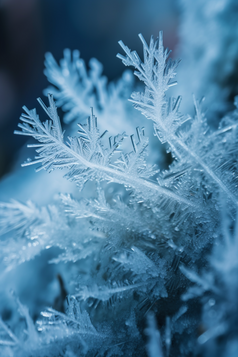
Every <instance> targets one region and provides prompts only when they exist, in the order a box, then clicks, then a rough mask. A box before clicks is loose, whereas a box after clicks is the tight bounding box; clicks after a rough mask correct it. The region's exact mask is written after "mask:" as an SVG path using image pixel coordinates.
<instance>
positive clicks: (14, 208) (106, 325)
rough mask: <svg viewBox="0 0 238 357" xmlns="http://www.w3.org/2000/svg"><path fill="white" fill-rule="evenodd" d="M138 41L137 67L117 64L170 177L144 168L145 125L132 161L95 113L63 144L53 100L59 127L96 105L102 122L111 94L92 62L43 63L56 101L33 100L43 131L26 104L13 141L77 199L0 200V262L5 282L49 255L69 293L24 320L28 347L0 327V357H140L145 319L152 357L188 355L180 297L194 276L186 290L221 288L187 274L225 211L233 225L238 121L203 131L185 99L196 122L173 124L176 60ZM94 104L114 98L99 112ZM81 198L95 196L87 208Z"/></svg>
mask: <svg viewBox="0 0 238 357" xmlns="http://www.w3.org/2000/svg"><path fill="white" fill-rule="evenodd" d="M139 37H140V39H141V41H142V44H143V53H144V59H143V61H142V60H141V59H140V58H139V56H138V54H137V53H136V52H131V51H130V50H129V48H128V47H126V46H125V45H124V44H123V42H120V45H121V47H122V49H123V50H124V52H125V57H124V56H122V55H118V57H119V58H121V59H122V61H123V63H124V64H125V65H128V66H133V67H134V68H135V75H136V76H137V77H138V78H139V79H140V80H141V81H142V82H143V84H144V88H145V89H144V92H141V93H138V92H135V93H133V94H132V99H131V101H132V103H133V104H134V106H135V108H136V109H138V110H139V111H140V112H141V113H142V114H143V115H144V116H145V117H146V118H147V119H149V120H150V121H152V123H153V129H154V134H155V136H156V137H157V138H158V139H159V141H160V142H161V143H165V144H166V145H167V151H168V152H170V153H171V154H172V157H173V162H172V164H171V165H170V167H169V168H168V169H167V170H165V171H159V169H158V168H157V167H156V165H154V164H152V163H150V162H149V160H148V155H150V147H149V142H148V139H147V138H146V136H145V130H144V127H139V126H138V127H137V128H136V129H135V130H136V135H135V134H132V135H130V143H131V149H130V150H129V151H128V150H127V148H126V147H125V145H124V144H125V141H126V139H127V134H126V133H125V131H124V130H122V132H121V133H119V134H116V135H114V134H113V136H109V137H108V133H107V130H102V131H100V130H99V126H100V125H99V124H100V123H98V121H97V117H96V116H95V115H94V112H93V109H91V115H90V116H89V117H88V119H87V122H86V123H83V124H79V123H78V132H77V134H76V133H75V130H73V129H72V127H71V135H69V136H68V137H67V138H65V132H64V131H63V130H62V127H61V122H60V119H59V116H58V113H57V107H56V103H57V105H59V106H60V105H62V106H63V109H64V110H65V111H66V112H67V114H66V121H67V122H69V121H71V120H73V119H78V118H79V117H80V120H81V119H82V116H83V114H84V113H85V110H86V107H87V106H89V105H92V104H93V105H94V106H95V107H96V110H97V111H98V114H99V119H100V112H101V113H102V116H103V115H104V114H105V110H106V109H105V108H106V107H107V105H106V104H105V103H107V101H108V102H110V100H111V99H110V98H111V97H110V95H111V94H110V92H107V91H106V87H105V80H104V79H103V78H101V77H100V72H99V71H98V68H99V67H98V64H96V65H95V63H96V62H95V61H94V62H92V71H91V72H90V73H89V74H87V73H86V70H85V67H84V64H83V62H82V61H81V60H80V59H79V55H78V53H77V52H74V54H73V59H72V60H71V58H70V52H69V51H66V52H65V57H64V59H63V61H62V62H61V65H60V66H58V64H57V63H56V62H55V61H54V59H53V57H52V56H51V55H47V57H46V64H47V69H46V75H47V76H48V78H49V80H50V81H51V82H52V83H53V84H54V85H55V87H54V89H53V88H52V89H51V90H52V92H53V94H54V95H55V98H56V103H55V101H54V97H53V95H52V94H48V102H49V104H47V105H46V104H45V103H44V102H43V101H42V100H41V99H38V102H39V104H40V106H41V107H42V108H43V110H44V112H45V113H44V114H46V121H42V120H41V119H40V117H39V115H38V114H37V112H36V109H33V110H29V109H28V108H26V107H23V109H24V111H25V113H24V114H22V116H21V118H20V120H21V123H20V124H19V128H20V129H21V130H17V131H15V133H16V134H19V135H26V136H29V137H32V138H34V139H36V140H37V143H34V144H28V147H30V148H35V149H36V153H37V154H36V156H35V158H34V159H33V160H31V159H28V160H27V161H26V162H25V163H24V164H23V165H22V166H30V165H34V164H37V165H38V167H37V169H36V171H41V170H45V171H48V172H52V171H53V170H56V169H61V170H63V171H64V176H65V178H66V179H68V180H69V181H72V182H73V183H75V184H76V186H77V188H78V191H79V193H78V194H77V195H73V196H72V195H69V194H65V193H61V194H59V195H58V197H55V198H54V199H53V198H52V201H51V203H50V204H49V205H48V206H44V207H36V205H34V204H32V203H29V202H28V203H26V204H21V203H19V202H17V201H14V202H12V203H2V204H1V206H0V209H1V222H2V228H1V233H2V239H1V258H2V263H1V264H2V267H3V269H2V271H3V273H2V274H3V275H4V274H7V273H8V271H9V270H11V269H12V270H13V269H15V268H16V267H17V266H18V265H19V264H21V263H23V262H27V261H29V260H31V259H33V258H35V256H36V255H38V254H42V252H44V251H45V250H46V249H53V252H54V256H53V257H52V259H51V260H50V263H51V264H55V265H56V266H57V267H58V269H61V271H63V272H64V274H65V275H64V277H65V280H66V287H64V285H63V279H62V278H59V281H60V282H61V291H60V293H59V296H58V297H56V298H55V301H52V307H50V308H48V309H47V308H46V309H45V310H44V311H43V312H42V315H41V316H42V317H41V318H40V317H39V316H36V319H37V324H36V325H33V323H32V322H31V323H28V322H27V324H28V329H30V330H31V333H30V332H28V335H27V336H28V337H27V339H26V337H25V336H22V335H21V334H19V331H18V329H17V327H16V325H14V324H12V328H10V327H8V326H7V324H6V323H5V322H4V321H3V320H1V326H2V331H3V332H4V334H3V338H2V339H1V340H0V345H1V346H3V347H2V348H3V349H2V350H3V353H5V355H10V356H11V355H13V356H14V355H16V356H20V355H21V354H23V352H22V351H24V353H25V354H28V355H29V356H30V355H33V354H34V355H35V356H37V354H38V355H48V356H60V355H63V356H79V355H85V356H92V355H95V354H96V353H98V354H99V355H105V354H107V356H114V355H127V356H134V355H138V356H139V355H144V354H145V351H146V343H145V341H144V336H145V335H144V321H145V318H146V316H147V315H148V314H149V313H154V315H153V316H155V317H154V318H152V315H148V316H149V328H148V330H147V333H149V336H150V342H149V343H148V344H147V346H148V348H147V351H148V353H149V355H151V356H154V355H155V354H157V355H158V354H160V355H161V356H162V349H163V351H164V355H166V356H172V355H179V356H186V355H189V354H190V355H191V354H195V353H196V351H195V350H194V346H195V345H196V339H197V337H196V335H197V324H198V321H199V318H200V317H201V315H200V311H199V310H197V309H196V308H194V303H193V300H192V299H190V300H188V301H187V302H186V305H185V304H184V302H183V301H182V300H181V299H180V297H181V295H182V294H184V293H185V291H186V289H187V288H189V285H190V284H191V283H190V281H189V279H190V280H192V281H196V282H198V283H199V284H200V286H201V288H199V289H200V290H199V289H197V288H196V289H195V290H194V291H195V292H198V290H199V291H200V295H202V294H206V292H207V291H208V290H209V289H210V290H211V291H212V293H214V294H216V293H217V291H218V288H217V287H216V285H215V283H214V279H213V278H212V275H211V274H210V275H207V277H206V278H204V279H203V278H201V279H200V280H199V278H197V277H196V278H194V277H195V276H196V275H195V274H193V273H192V268H194V267H197V268H199V269H200V267H201V266H202V265H203V264H204V261H205V258H204V257H205V256H206V254H205V253H207V252H208V251H209V249H210V246H211V244H216V239H217V232H218V231H219V228H220V213H221V212H222V211H223V206H222V205H221V202H224V204H225V205H226V206H227V209H226V210H227V215H228V216H229V219H230V222H231V225H234V222H235V213H236V211H237V208H238V207H237V206H238V196H237V177H238V175H237V115H238V110H237V109H236V110H235V111H234V112H233V113H230V114H229V115H228V116H226V117H224V118H223V119H222V121H221V123H220V126H219V128H218V129H217V130H214V129H211V128H209V127H208V125H207V122H206V117H205V114H204V113H203V111H202V107H201V102H202V101H198V100H197V99H195V98H194V106H195V115H194V117H192V116H190V115H184V114H182V113H180V111H179V106H180V102H181V98H180V97H178V98H168V97H167V91H168V90H169V88H170V87H171V86H174V85H175V84H176V82H175V80H174V79H175V76H176V68H177V66H178V61H172V60H170V59H169V54H170V52H169V51H168V50H167V49H164V46H163V38H162V33H160V35H159V38H158V39H157V40H154V39H153V38H151V40H150V43H149V44H147V43H146V41H145V39H144V38H143V36H142V35H139ZM95 88H96V91H98V99H99V101H98V102H97V101H96V98H97V96H95V95H94V90H95ZM103 88H104V89H103ZM119 92H120V91H119ZM103 93H104V95H108V96H109V97H110V98H108V100H105V101H104V102H103V99H102V96H103ZM81 101H83V104H81ZM103 103H104V104H103ZM235 104H236V105H237V100H236V101H235ZM104 105H105V106H104ZM103 108H104V109H103ZM88 110H89V109H88ZM103 113H104V114H103ZM123 120H124V119H123ZM72 126H76V123H74V122H73V123H72ZM123 129H124V128H123ZM90 185H91V186H90ZM88 187H89V188H88ZM90 189H91V191H92V195H91V197H83V195H85V196H87V195H88V192H89V190H90ZM214 242H215V243H214ZM62 263H65V265H64V268H62ZM25 264H26V263H25ZM179 266H181V269H179ZM186 276H187V277H189V279H187V278H186ZM194 279H195V280H194ZM226 279H227V277H225V278H224V280H225V281H227V280H226ZM190 289H191V288H190ZM188 291H191V290H188ZM185 294H186V293H185ZM187 294H188V293H187ZM66 295H67V298H66V299H65V296H66ZM185 296H186V295H185ZM58 300H60V301H61V307H60V311H57V306H59V304H57V301H58ZM233 300H234V296H232V301H233ZM195 306H196V305H195ZM23 310H24V308H21V311H23ZM58 310H59V307H58ZM25 311H26V310H24V312H23V315H24V316H25V318H26V320H27V321H30V320H29V314H26V312H25ZM9 319H10V318H9ZM15 319H16V318H15ZM155 319H156V320H157V321H158V322H159V330H160V333H161V338H160V339H161V344H160V341H159V334H158V332H156V322H155ZM6 320H7V319H6ZM10 320H11V319H10ZM10 322H11V321H10ZM228 324H229V326H230V321H228ZM34 326H36V327H34ZM32 331H34V333H33V332H32ZM18 335H19V337H18ZM188 336H190V338H189V339H188ZM200 337H201V336H200ZM201 338H202V337H201ZM156 340H157V341H156ZM16 341H20V342H19V343H16ZM26 341H27V346H29V347H25V346H26ZM34 341H35V342H34ZM56 344H57V348H56ZM22 346H23V347H22ZM23 355H24V354H23Z"/></svg>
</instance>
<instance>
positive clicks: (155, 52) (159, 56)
mask: <svg viewBox="0 0 238 357" xmlns="http://www.w3.org/2000/svg"><path fill="white" fill-rule="evenodd" d="M139 37H140V39H141V41H142V43H143V48H144V62H142V61H141V60H140V58H139V56H138V55H137V53H136V52H131V51H130V50H129V49H128V48H127V47H126V46H125V45H124V44H123V42H119V44H120V45H121V47H122V49H123V50H124V51H125V53H126V57H123V56H122V55H118V57H119V58H120V59H122V61H123V63H124V64H125V65H132V66H133V67H135V69H136V72H135V74H136V75H137V76H138V77H139V79H140V80H142V81H143V82H144V83H145V91H144V93H139V94H138V93H135V94H133V95H132V98H133V99H132V102H133V103H134V104H135V107H136V109H139V110H140V111H141V112H142V114H144V115H145V116H146V117H147V118H148V119H151V120H153V122H154V130H155V135H156V136H157V137H158V138H159V140H160V141H161V142H162V143H164V142H167V143H168V144H169V148H170V150H171V152H172V153H173V155H174V156H175V157H176V158H177V160H178V162H179V164H178V165H174V167H176V168H177V169H178V171H177V172H178V173H179V175H180V173H181V172H182V175H183V174H186V173H187V172H188V169H192V170H194V169H195V170H196V169H197V170H201V171H202V172H203V173H204V174H205V175H206V176H207V177H208V178H209V180H211V181H212V182H213V183H214V184H216V185H217V187H218V188H219V190H220V191H221V192H223V193H224V194H225V195H226V196H227V198H228V200H229V201H231V202H232V203H233V205H235V207H237V206H238V197H237V193H236V190H235V187H234V185H233V186H232V185H231V184H230V183H229V179H228V178H227V177H226V173H224V172H220V170H219V166H217V160H215V161H214V156H213V155H212V154H213V151H212V150H211V145H209V144H211V143H210V142H209V139H208V138H207V137H206V135H205V134H206V132H207V126H206V121H205V120H204V115H203V113H202V111H201V108H200V105H199V103H198V101H197V100H196V99H194V106H195V110H196V115H195V118H194V120H193V121H192V124H191V126H190V128H189V129H187V128H183V124H184V123H185V122H186V121H187V120H188V119H191V118H190V117H185V116H183V115H181V114H180V113H179V112H178V109H179V103H180V101H181V98H180V97H178V98H177V99H176V100H175V99H167V98H166V95H165V93H166V91H167V90H168V88H169V83H170V79H172V78H173V77H174V76H175V69H176V67H177V64H178V63H177V62H171V61H167V58H168V51H167V50H164V47H163V38H162V33H160V37H159V39H158V40H157V41H154V40H153V38H152V39H151V42H150V45H149V46H148V45H147V43H146V41H145V40H144V38H143V37H142V35H139ZM198 126H199V128H198ZM198 129H199V130H198ZM236 140H237V139H236ZM229 143H230V141H229ZM212 156H213V157H212ZM211 164H212V165H211ZM228 175H229V174H228ZM161 184H162V182H161Z"/></svg>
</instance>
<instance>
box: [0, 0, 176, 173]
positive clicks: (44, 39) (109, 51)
mask: <svg viewBox="0 0 238 357" xmlns="http://www.w3.org/2000/svg"><path fill="white" fill-rule="evenodd" d="M178 15H179V11H178V7H177V5H176V0H167V1H163V0H67V1H66V0H0V177H3V176H4V175H5V174H7V173H8V172H9V171H10V170H11V167H12V165H13V162H14V157H15V156H16V154H17V152H18V150H19V148H20V147H21V146H23V145H24V142H25V141H26V138H25V137H22V136H17V135H13V131H14V129H16V127H17V123H18V121H19V116H20V114H21V112H22V109H21V108H22V106H23V105H26V106H27V107H28V108H30V109H32V108H34V107H36V105H37V103H36V98H37V97H39V96H42V91H43V89H44V88H46V87H47V81H46V79H45V77H44V75H43V69H44V54H45V52H47V51H50V52H52V53H53V55H54V56H55V58H56V59H57V60H59V59H60V58H62V56H63V50H64V49H65V48H70V49H72V50H73V49H79V50H80V53H81V57H82V58H83V59H84V60H85V62H86V63H88V61H89V59H90V58H92V57H95V58H97V59H98V60H99V61H100V62H101V63H102V64H103V66H104V74H105V75H106V76H107V77H108V79H109V80H114V79H117V78H118V77H120V75H121V74H122V72H123V71H124V70H125V67H124V66H123V64H122V63H121V61H120V60H119V59H117V58H116V54H117V53H118V52H121V50H120V47H119V45H118V41H119V40H123V42H124V43H125V44H126V45H127V46H128V47H129V48H132V49H135V50H137V51H138V53H139V54H141V44H140V40H139V38H138V36H137V35H138V33H140V32H141V33H142V34H143V35H144V37H145V38H146V40H149V38H150V36H151V34H153V35H154V36H155V37H157V36H158V34H159V31H160V30H163V31H164V43H165V46H166V47H169V48H170V49H172V50H173V49H175V48H176V45H177V42H178V37H177V34H178Z"/></svg>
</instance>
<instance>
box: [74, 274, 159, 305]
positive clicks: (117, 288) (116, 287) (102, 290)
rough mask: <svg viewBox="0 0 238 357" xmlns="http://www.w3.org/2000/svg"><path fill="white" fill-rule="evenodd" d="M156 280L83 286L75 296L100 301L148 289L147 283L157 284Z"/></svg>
mask: <svg viewBox="0 0 238 357" xmlns="http://www.w3.org/2000/svg"><path fill="white" fill-rule="evenodd" d="M155 283H156V281H155V280H152V279H151V280H150V281H149V279H148V281H147V282H146V283H145V282H141V283H137V284H129V282H127V284H125V283H124V284H123V285H122V284H117V283H114V284H113V286H112V287H107V286H97V285H94V286H90V287H87V286H83V287H81V288H79V289H78V290H79V292H77V293H76V294H75V295H74V296H75V297H77V298H79V299H80V300H84V301H85V300H87V299H89V298H93V299H96V300H99V301H108V300H109V299H110V298H111V297H112V296H113V295H117V297H118V296H119V297H121V298H122V297H125V295H127V294H128V293H129V294H132V293H133V292H134V291H144V292H145V290H146V287H145V284H148V285H152V286H153V285H155Z"/></svg>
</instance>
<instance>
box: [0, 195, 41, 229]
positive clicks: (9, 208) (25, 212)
mask: <svg viewBox="0 0 238 357" xmlns="http://www.w3.org/2000/svg"><path fill="white" fill-rule="evenodd" d="M39 216H40V211H39V209H38V208H37V207H36V206H35V205H34V204H33V203H32V202H31V201H28V202H26V203H25V204H23V203H21V202H18V201H15V200H12V201H11V202H0V227H1V228H0V236H1V235H4V234H6V233H8V232H11V231H15V234H16V232H17V234H19V235H21V234H23V233H24V231H26V230H27V229H29V227H30V226H32V225H33V224H35V223H36V222H37V221H38V220H39Z"/></svg>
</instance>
